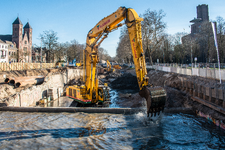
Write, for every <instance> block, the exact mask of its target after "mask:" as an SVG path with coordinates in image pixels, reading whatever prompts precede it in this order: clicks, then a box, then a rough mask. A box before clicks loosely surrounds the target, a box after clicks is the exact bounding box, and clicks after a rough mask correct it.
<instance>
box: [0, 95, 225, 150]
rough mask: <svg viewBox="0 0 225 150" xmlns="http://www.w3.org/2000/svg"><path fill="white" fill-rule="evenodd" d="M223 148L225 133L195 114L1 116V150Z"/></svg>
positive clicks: (29, 114)
mask: <svg viewBox="0 0 225 150" xmlns="http://www.w3.org/2000/svg"><path fill="white" fill-rule="evenodd" d="M112 95H114V98H116V97H117V93H116V92H115V93H114V94H112ZM112 98H113V97H112ZM111 107H117V106H116V103H114V102H113V103H112V105H111ZM219 148H221V149H225V132H224V131H223V130H221V129H220V128H218V127H216V126H215V125H214V124H212V123H211V122H208V121H207V120H205V119H203V118H199V117H196V116H195V115H188V114H161V115H160V116H158V117H154V118H152V119H149V118H147V117H146V114H145V111H144V109H143V112H139V113H138V114H134V115H122V114H88V113H15V112H0V149H116V150H117V149H175V150H177V149H203V150H205V149H219Z"/></svg>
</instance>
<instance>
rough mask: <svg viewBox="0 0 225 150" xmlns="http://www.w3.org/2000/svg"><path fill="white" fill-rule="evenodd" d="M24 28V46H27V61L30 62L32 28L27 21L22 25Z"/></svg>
mask: <svg viewBox="0 0 225 150" xmlns="http://www.w3.org/2000/svg"><path fill="white" fill-rule="evenodd" d="M23 29H24V39H23V40H24V41H23V42H24V43H23V44H24V47H27V51H28V52H29V53H28V55H29V57H28V62H31V58H32V28H31V26H30V24H29V22H27V24H26V25H25V26H24V27H23ZM26 36H27V40H26Z"/></svg>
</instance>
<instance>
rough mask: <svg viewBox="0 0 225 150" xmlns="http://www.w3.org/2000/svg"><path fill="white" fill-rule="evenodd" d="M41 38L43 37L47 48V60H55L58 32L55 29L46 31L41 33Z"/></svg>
mask: <svg viewBox="0 0 225 150" xmlns="http://www.w3.org/2000/svg"><path fill="white" fill-rule="evenodd" d="M40 39H42V41H43V44H44V46H45V47H46V49H47V52H46V54H47V56H46V57H47V58H46V61H47V62H53V61H54V50H55V48H56V47H57V44H58V42H57V40H58V37H57V32H54V31H53V30H49V31H44V33H43V34H40Z"/></svg>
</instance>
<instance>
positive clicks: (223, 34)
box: [216, 16, 225, 63]
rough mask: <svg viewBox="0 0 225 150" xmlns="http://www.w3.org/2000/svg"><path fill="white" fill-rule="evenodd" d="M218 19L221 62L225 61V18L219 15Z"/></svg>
mask: <svg viewBox="0 0 225 150" xmlns="http://www.w3.org/2000/svg"><path fill="white" fill-rule="evenodd" d="M216 20H217V42H218V48H219V55H220V57H221V59H220V61H221V63H224V62H225V20H224V19H223V18H222V17H220V16H218V17H217V18H216Z"/></svg>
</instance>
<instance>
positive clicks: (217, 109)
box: [191, 96, 225, 115]
mask: <svg viewBox="0 0 225 150" xmlns="http://www.w3.org/2000/svg"><path fill="white" fill-rule="evenodd" d="M191 99H192V100H193V101H196V102H199V103H201V104H203V105H205V106H208V107H209V108H212V109H214V110H216V111H218V112H220V113H222V114H224V115H225V109H224V108H222V107H220V106H216V105H215V104H213V103H211V102H208V101H205V100H203V99H200V98H198V97H196V96H194V97H191Z"/></svg>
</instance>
